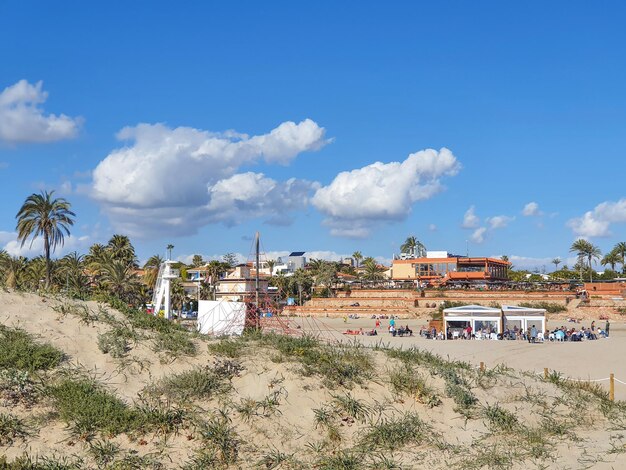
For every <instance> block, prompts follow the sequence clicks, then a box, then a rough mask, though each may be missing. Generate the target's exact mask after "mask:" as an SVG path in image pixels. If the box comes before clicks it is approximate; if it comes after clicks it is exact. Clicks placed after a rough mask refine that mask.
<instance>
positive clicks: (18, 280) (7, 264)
mask: <svg viewBox="0 0 626 470" xmlns="http://www.w3.org/2000/svg"><path fill="white" fill-rule="evenodd" d="M0 263H1V264H0V268H1V269H2V274H3V277H4V285H5V286H6V287H8V288H10V289H19V288H21V287H22V284H23V282H24V276H25V274H26V268H27V266H28V264H27V260H26V258H24V257H23V256H3V257H2V258H1V259H0Z"/></svg>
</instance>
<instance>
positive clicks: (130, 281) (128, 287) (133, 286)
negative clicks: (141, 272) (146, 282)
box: [102, 259, 141, 304]
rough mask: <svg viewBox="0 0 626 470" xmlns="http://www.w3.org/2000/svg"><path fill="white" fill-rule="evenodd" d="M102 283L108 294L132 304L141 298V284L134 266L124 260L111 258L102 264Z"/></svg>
mask: <svg viewBox="0 0 626 470" xmlns="http://www.w3.org/2000/svg"><path fill="white" fill-rule="evenodd" d="M102 283H103V286H104V288H105V289H106V290H107V292H108V293H109V294H112V295H114V296H116V297H118V298H120V299H122V300H123V301H124V302H128V303H132V304H134V303H137V301H139V300H140V299H141V284H140V282H139V278H138V277H137V274H136V273H135V268H134V267H133V266H132V265H130V264H127V263H125V262H124V260H120V259H113V260H111V261H109V262H108V263H106V264H104V265H103V266H102Z"/></svg>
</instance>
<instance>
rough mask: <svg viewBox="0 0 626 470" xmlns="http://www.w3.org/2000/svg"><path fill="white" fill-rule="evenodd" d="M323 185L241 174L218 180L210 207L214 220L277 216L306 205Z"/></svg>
mask: <svg viewBox="0 0 626 470" xmlns="http://www.w3.org/2000/svg"><path fill="white" fill-rule="evenodd" d="M318 186H319V185H317V184H316V183H310V182H308V181H304V180H297V179H295V178H290V179H289V180H287V181H285V182H284V183H278V182H277V181H275V180H273V179H271V178H267V177H265V175H263V174H262V173H252V172H248V173H240V174H236V175H233V176H231V177H230V178H227V179H223V180H220V181H218V182H217V183H215V185H214V186H213V187H212V188H210V189H209V198H210V201H209V204H208V205H207V210H208V212H209V213H210V214H211V217H212V219H213V220H216V221H223V222H226V223H228V224H236V223H237V221H238V220H239V219H240V218H241V217H242V216H247V217H264V216H274V217H275V218H276V219H277V220H276V221H277V222H278V221H279V220H280V217H281V215H282V214H286V213H288V212H289V211H292V210H296V209H300V208H303V207H305V206H306V205H307V204H308V201H309V195H310V194H311V192H312V191H313V190H314V189H316V188H317V187H318Z"/></svg>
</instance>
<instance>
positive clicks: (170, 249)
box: [167, 243, 174, 259]
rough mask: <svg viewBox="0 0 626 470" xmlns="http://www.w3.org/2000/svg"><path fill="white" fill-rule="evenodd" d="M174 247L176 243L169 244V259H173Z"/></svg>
mask: <svg viewBox="0 0 626 470" xmlns="http://www.w3.org/2000/svg"><path fill="white" fill-rule="evenodd" d="M173 249H174V245H172V244H171V243H170V244H168V245H167V259H172V250H173Z"/></svg>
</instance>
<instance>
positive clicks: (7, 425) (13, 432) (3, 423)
mask: <svg viewBox="0 0 626 470" xmlns="http://www.w3.org/2000/svg"><path fill="white" fill-rule="evenodd" d="M32 434H33V433H32V431H31V430H30V427H29V426H27V425H26V423H24V421H23V420H21V419H20V418H18V417H16V416H13V415H10V414H6V413H0V446H6V445H11V444H13V442H14V441H15V440H16V439H21V440H25V439H26V438H27V437H30V436H32Z"/></svg>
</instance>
